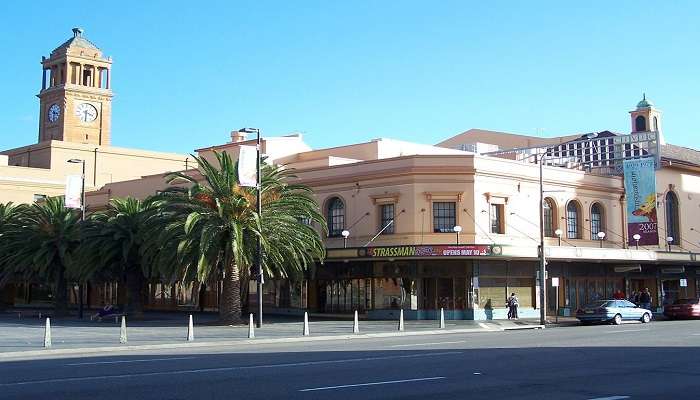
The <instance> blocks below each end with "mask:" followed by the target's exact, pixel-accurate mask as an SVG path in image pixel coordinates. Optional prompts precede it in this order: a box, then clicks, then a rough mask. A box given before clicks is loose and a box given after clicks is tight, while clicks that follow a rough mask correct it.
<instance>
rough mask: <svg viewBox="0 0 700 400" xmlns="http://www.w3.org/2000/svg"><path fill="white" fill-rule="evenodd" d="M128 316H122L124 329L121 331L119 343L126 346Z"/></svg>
mask: <svg viewBox="0 0 700 400" xmlns="http://www.w3.org/2000/svg"><path fill="white" fill-rule="evenodd" d="M126 342H127V338H126V316H123V315H122V327H121V328H120V329H119V343H121V344H126Z"/></svg>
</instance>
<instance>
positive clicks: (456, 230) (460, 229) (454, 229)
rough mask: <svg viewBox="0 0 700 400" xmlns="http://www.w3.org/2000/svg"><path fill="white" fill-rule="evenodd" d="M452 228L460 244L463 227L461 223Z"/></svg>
mask: <svg viewBox="0 0 700 400" xmlns="http://www.w3.org/2000/svg"><path fill="white" fill-rule="evenodd" d="M452 230H453V231H454V233H456V234H457V244H458V245H459V233H460V232H462V227H461V226H459V225H455V227H454V228H452Z"/></svg>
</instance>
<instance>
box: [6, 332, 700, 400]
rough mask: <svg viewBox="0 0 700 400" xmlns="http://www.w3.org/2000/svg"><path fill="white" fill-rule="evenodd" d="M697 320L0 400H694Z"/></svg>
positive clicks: (181, 358)
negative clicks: (237, 399) (241, 399)
mask: <svg viewBox="0 0 700 400" xmlns="http://www.w3.org/2000/svg"><path fill="white" fill-rule="evenodd" d="M699 362H700V321H672V322H653V323H650V324H645V325H642V324H624V325H622V326H609V325H602V326H585V327H584V326H581V327H578V326H577V327H561V328H551V329H546V330H528V331H509V332H493V333H473V334H451V335H430V336H406V337H391V338H373V339H357V340H346V341H323V342H305V343H285V344H271V345H257V346H228V347H223V346H217V347H211V348H196V349H172V350H160V351H149V352H131V353H111V354H107V355H101V356H90V357H71V358H66V357H50V358H47V357H42V358H38V359H31V360H4V361H2V362H0V398H2V399H100V400H107V399H168V400H174V399H183V400H184V399H187V400H191V399H236V398H245V399H258V398H259V399H329V398H332V399H334V400H337V399H350V398H352V399H572V400H579V399H581V400H588V399H606V400H622V399H633V400H637V399H697V398H700V379H699V378H700V376H699V375H700V369H699V368H697V364H698V363H699Z"/></svg>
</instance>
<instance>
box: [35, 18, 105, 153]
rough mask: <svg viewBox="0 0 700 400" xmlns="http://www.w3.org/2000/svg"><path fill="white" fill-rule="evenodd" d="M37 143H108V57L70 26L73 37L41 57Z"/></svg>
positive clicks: (77, 29) (102, 144)
mask: <svg viewBox="0 0 700 400" xmlns="http://www.w3.org/2000/svg"><path fill="white" fill-rule="evenodd" d="M41 65H42V67H43V75H42V84H41V92H39V94H38V95H37V96H38V97H39V112H40V115H39V142H43V141H47V140H62V141H66V142H74V143H86V144H93V145H98V146H109V145H110V142H111V137H110V125H111V115H112V88H111V72H112V71H111V69H112V58H111V57H104V56H103V54H102V51H101V50H100V49H99V48H97V46H95V45H94V44H93V43H92V42H90V41H89V40H87V39H86V38H85V37H83V30H82V29H80V28H73V37H72V38H70V39H68V40H67V41H66V42H65V43H63V44H62V45H60V46H58V47H57V48H56V49H55V50H53V51H52V52H51V54H50V55H49V57H48V58H47V57H42V60H41Z"/></svg>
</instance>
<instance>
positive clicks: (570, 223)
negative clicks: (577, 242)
mask: <svg viewBox="0 0 700 400" xmlns="http://www.w3.org/2000/svg"><path fill="white" fill-rule="evenodd" d="M580 220H581V208H580V207H579V205H578V203H577V202H575V201H570V202H569V204H567V205H566V237H567V238H569V239H580V238H581V231H580V230H579V221H580Z"/></svg>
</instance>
